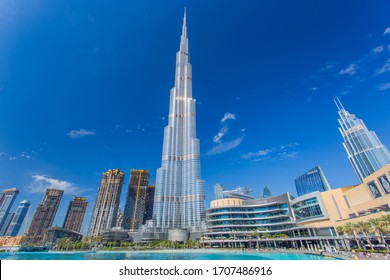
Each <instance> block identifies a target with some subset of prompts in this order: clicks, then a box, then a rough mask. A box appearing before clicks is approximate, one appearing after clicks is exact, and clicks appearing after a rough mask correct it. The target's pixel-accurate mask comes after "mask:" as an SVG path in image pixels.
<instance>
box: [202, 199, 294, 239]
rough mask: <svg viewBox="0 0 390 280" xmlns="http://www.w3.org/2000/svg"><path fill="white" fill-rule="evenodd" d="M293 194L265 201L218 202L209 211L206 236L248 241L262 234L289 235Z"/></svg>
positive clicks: (291, 222) (292, 219)
mask: <svg viewBox="0 0 390 280" xmlns="http://www.w3.org/2000/svg"><path fill="white" fill-rule="evenodd" d="M290 200H291V198H290V194H289V193H285V194H282V195H279V196H275V197H272V198H266V199H254V200H242V199H238V198H230V199H219V200H214V201H212V202H211V208H210V209H208V213H207V214H208V215H207V216H208V219H207V233H206V235H207V236H209V237H212V238H231V235H232V234H234V235H236V236H242V237H249V236H251V235H253V234H254V233H255V232H258V233H259V234H260V235H261V234H288V233H289V231H291V230H292V229H293V228H294V226H295V222H294V218H293V214H292V211H291V208H290V204H289V201H290Z"/></svg>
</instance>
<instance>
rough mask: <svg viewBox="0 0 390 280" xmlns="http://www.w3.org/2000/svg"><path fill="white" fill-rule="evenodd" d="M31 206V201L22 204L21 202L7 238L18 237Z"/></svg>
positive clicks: (24, 201)
mask: <svg viewBox="0 0 390 280" xmlns="http://www.w3.org/2000/svg"><path fill="white" fill-rule="evenodd" d="M30 204H31V203H30V201H29V200H23V201H22V202H20V204H19V206H18V209H17V210H16V213H15V216H14V218H13V220H12V222H11V224H10V226H9V228H8V231H7V233H6V235H7V236H17V235H18V233H19V230H20V228H21V226H22V224H23V221H24V219H25V217H26V215H27V213H28V209H29V208H30Z"/></svg>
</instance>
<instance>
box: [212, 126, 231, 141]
mask: <svg viewBox="0 0 390 280" xmlns="http://www.w3.org/2000/svg"><path fill="white" fill-rule="evenodd" d="M227 132H228V127H227V126H226V125H224V126H223V127H222V128H221V129H220V130H219V131H218V133H217V135H215V136H214V138H213V142H214V143H221V142H222V137H223V136H224V135H225V134H226V133H227Z"/></svg>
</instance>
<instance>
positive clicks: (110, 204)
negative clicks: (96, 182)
mask: <svg viewBox="0 0 390 280" xmlns="http://www.w3.org/2000/svg"><path fill="white" fill-rule="evenodd" d="M124 179H125V174H124V173H123V172H122V171H120V170H119V169H112V170H108V171H107V172H104V173H103V178H102V182H101V184H100V187H99V193H98V197H97V199H96V203H95V208H94V209H93V214H92V219H91V224H90V226H89V233H88V234H89V235H91V236H97V235H99V234H101V233H102V231H103V230H105V229H110V228H112V227H115V225H116V219H117V216H118V209H119V201H120V197H121V192H122V185H123V181H124Z"/></svg>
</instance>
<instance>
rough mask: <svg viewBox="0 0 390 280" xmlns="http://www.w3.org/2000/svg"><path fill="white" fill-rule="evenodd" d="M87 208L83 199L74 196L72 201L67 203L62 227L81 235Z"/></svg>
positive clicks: (86, 203)
mask: <svg viewBox="0 0 390 280" xmlns="http://www.w3.org/2000/svg"><path fill="white" fill-rule="evenodd" d="M87 207H88V202H87V199H86V198H85V197H77V196H76V197H75V198H74V199H73V200H72V201H70V202H69V206H68V211H67V212H66V216H65V220H64V225H63V226H62V227H63V228H65V229H68V230H73V231H75V232H78V233H81V227H82V226H83V221H84V217H85V213H86V212H87Z"/></svg>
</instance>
